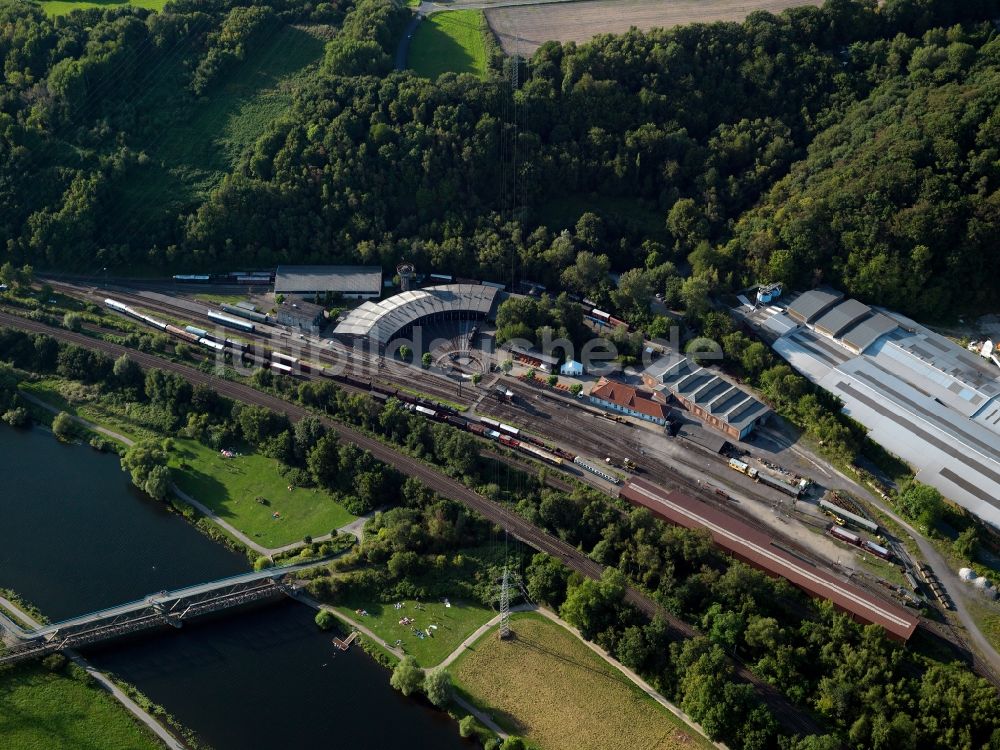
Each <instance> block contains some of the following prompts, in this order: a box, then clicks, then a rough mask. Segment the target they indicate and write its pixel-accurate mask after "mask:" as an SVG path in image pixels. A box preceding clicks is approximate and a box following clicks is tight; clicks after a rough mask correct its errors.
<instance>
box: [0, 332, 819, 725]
mask: <svg viewBox="0 0 1000 750" xmlns="http://www.w3.org/2000/svg"><path fill="white" fill-rule="evenodd" d="M0 325H6V326H9V327H13V328H18V329H21V330H25V331H29V332H33V333H44V334H46V335H49V336H51V337H53V338H56V339H59V340H61V341H65V342H68V343H73V344H76V345H78V346H84V347H87V348H91V349H96V350H98V351H103V352H104V353H106V354H108V355H109V356H111V357H119V356H121V355H122V354H128V356H129V358H131V359H133V360H135V361H136V362H137V363H139V364H140V365H142V366H144V367H155V368H159V369H162V370H167V371H171V372H174V373H176V374H177V375H180V376H181V377H183V378H185V379H187V380H188V381H189V382H191V383H194V384H202V385H206V386H208V387H211V388H213V389H214V390H215V391H216V392H217V393H219V394H220V395H223V396H226V397H228V398H231V399H233V400H236V401H239V402H242V403H249V404H254V405H257V406H263V407H267V408H269V409H271V410H273V411H275V412H277V413H279V414H284V415H285V416H287V417H288V418H289V419H290V420H293V421H297V420H299V419H302V418H303V417H306V416H316V415H314V414H313V413H312V412H310V411H308V410H307V409H305V408H303V407H301V406H298V405H296V404H292V403H290V402H288V401H284V400H282V399H280V398H278V397H276V396H272V395H270V394H267V393H262V392H260V391H256V390H254V389H253V388H251V387H249V386H246V385H243V384H241V383H234V382H231V381H227V380H224V379H221V378H218V377H215V376H213V375H208V374H206V373H204V372H202V371H200V370H197V369H194V368H192V367H188V366H186V365H182V364H178V363H175V362H170V361H168V360H163V359H160V358H159V357H156V356H154V355H151V354H146V353H144V352H139V351H136V350H134V349H129V348H127V347H124V346H120V345H118V344H111V343H109V342H106V341H100V340H95V339H93V338H91V337H89V336H87V335H85V334H83V333H75V332H72V331H67V330H62V329H57V328H52V327H50V326H47V325H45V324H43V323H39V322H37V321H33V320H26V319H23V318H19V317H16V316H12V315H9V314H7V313H0ZM320 419H321V421H322V422H323V424H324V425H325V426H326V427H327V429H329V430H330V431H331V432H333V433H335V434H337V435H338V436H339V437H340V438H341V439H342V440H347V441H349V442H352V443H354V444H355V445H357V446H358V447H359V448H363V449H365V450H367V451H369V452H370V453H371V454H372V455H373V456H375V458H377V459H378V460H380V461H382V462H384V463H386V464H388V465H390V466H394V467H395V468H396V469H397V470H399V471H400V472H401V473H403V474H406V475H408V476H413V477H416V478H418V479H420V480H421V481H422V482H423V483H424V484H425V485H426V486H427V487H429V488H430V489H432V490H433V491H435V492H437V493H438V494H440V495H441V496H442V497H448V498H450V499H452V500H455V501H457V502H459V503H461V504H463V505H465V506H466V507H468V508H469V509H471V510H473V511H475V512H476V513H478V514H480V515H481V516H483V517H484V518H486V519H488V520H490V521H492V522H493V523H495V524H497V525H498V526H500V527H501V528H503V529H505V530H507V531H508V532H509V533H510V534H513V535H514V536H515V537H516V538H518V539H520V540H521V541H523V542H524V543H525V544H527V545H529V546H531V547H533V548H535V549H537V550H540V551H542V552H546V553H547V554H550V555H552V556H553V557H556V558H558V559H559V560H561V561H562V562H563V563H564V564H565V565H567V566H568V567H569V568H571V569H573V570H576V571H578V572H580V573H582V574H583V575H585V576H587V577H589V578H595V579H597V578H600V577H601V574H602V573H603V572H604V566H603V565H601V564H599V563H597V562H595V561H594V560H591V559H590V558H589V557H587V556H586V555H584V554H583V553H582V552H581V551H580V550H578V549H576V548H575V547H573V546H571V545H569V544H567V543H566V542H563V541H562V540H560V539H557V538H556V537H554V536H552V535H551V534H548V533H547V532H545V531H543V530H542V529H539V528H537V527H536V526H534V525H532V524H531V523H530V522H528V521H526V520H525V519H523V518H521V517H520V516H518V515H517V514H515V513H514V512H513V511H511V510H509V509H507V508H505V507H503V506H501V505H498V504H496V503H494V502H492V501H490V500H487V499H486V498H484V497H482V496H481V495H479V494H477V493H476V492H475V491H473V490H472V489H471V488H469V487H467V486H466V485H464V484H462V483H461V482H459V481H458V480H456V479H453V478H451V477H449V476H447V475H445V474H443V473H442V472H440V471H438V470H436V469H433V468H431V467H430V466H428V465H427V464H425V463H423V462H421V461H419V460H417V459H415V458H413V457H412V456H409V455H407V454H405V453H401V452H398V451H396V450H394V449H392V448H390V447H389V446H387V445H385V444H384V443H381V442H379V441H377V440H375V439H374V438H371V437H368V436H367V435H365V434H363V433H360V432H357V431H355V430H353V429H351V428H350V427H347V426H345V425H343V424H340V423H338V422H334V421H333V420H332V419H330V418H328V417H323V416H320ZM625 600H626V601H627V602H628V603H629V604H631V605H632V606H634V607H635V608H636V609H638V610H639V611H640V612H642V613H644V614H645V615H646V616H647V617H650V618H653V617H661V618H663V619H664V621H665V622H666V623H667V624H668V625H669V627H670V628H671V630H672V631H673V633H674V634H675V635H676V637H678V638H684V639H686V638H694V637H696V636H697V635H698V634H699V633H698V631H697V630H695V629H694V628H693V627H691V626H690V625H689V624H687V623H686V622H684V621H683V620H680V619H679V618H677V617H675V616H674V615H672V614H670V613H669V612H668V611H666V610H665V609H664V608H663V607H661V606H660V605H659V604H657V603H656V602H654V601H653V600H652V599H651V598H649V597H648V596H646V595H645V594H643V593H641V592H639V591H637V590H636V589H634V588H632V587H628V588H627V590H626V594H625ZM734 670H735V674H736V677H737V678H738V679H740V680H741V681H744V682H746V683H748V684H750V685H752V686H753V687H754V689H755V690H756V692H757V693H758V695H759V696H760V698H761V700H762V701H763V702H764V703H765V704H766V705H767V706H768V707H769V708H770V710H771V711H772V712H773V714H774V716H775V718H776V719H778V721H779V722H780V723H781V724H783V725H784V726H785V728H786V729H788V730H789V731H791V732H795V733H798V734H810V733H815V732H818V731H820V727H819V726H818V724H817V723H816V722H815V720H814V719H813V718H812V717H811V716H810V715H808V714H807V713H806V712H805V711H803V710H801V709H798V708H796V707H794V706H792V705H791V704H790V703H789V702H788V700H787V699H786V698H785V697H784V696H783V695H782V694H781V693H780V692H779V691H778V690H776V689H775V688H774V687H772V686H771V685H769V684H767V683H765V682H764V681H762V680H760V679H759V678H757V677H756V676H755V675H754V674H752V673H751V672H750V671H749V670H748V669H747V668H746V666H744V665H742V664H740V663H738V662H737V663H736V664H735V666H734Z"/></svg>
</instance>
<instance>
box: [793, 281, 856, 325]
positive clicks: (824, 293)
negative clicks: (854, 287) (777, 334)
mask: <svg viewBox="0 0 1000 750" xmlns="http://www.w3.org/2000/svg"><path fill="white" fill-rule="evenodd" d="M842 299H844V293H843V292H838V291H836V290H835V289H811V290H810V291H808V292H803V293H802V294H800V295H799V296H798V297H796V298H795V299H794V300H792V302H791V303H790V304H789V305H788V314H789V315H791V316H792V318H794V319H795V320H796V321H798V322H799V323H812V322H813V321H814V320H816V319H817V318H819V316H821V315H822V314H823V313H825V312H826V311H827V310H829V309H830V308H831V307H833V306H834V305H835V304H837V303H838V302H840V301H841V300H842Z"/></svg>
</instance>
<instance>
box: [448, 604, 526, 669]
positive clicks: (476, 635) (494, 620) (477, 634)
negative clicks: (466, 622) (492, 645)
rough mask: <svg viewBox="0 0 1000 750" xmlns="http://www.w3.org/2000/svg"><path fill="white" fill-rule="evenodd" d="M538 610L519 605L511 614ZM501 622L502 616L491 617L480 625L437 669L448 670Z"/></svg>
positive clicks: (513, 608) (512, 608)
mask: <svg viewBox="0 0 1000 750" xmlns="http://www.w3.org/2000/svg"><path fill="white" fill-rule="evenodd" d="M536 609H537V608H536V607H535V605H534V604H518V605H517V606H516V607H511V608H510V611H511V612H533V611H535V610H536ZM499 622H500V615H495V616H494V617H491V618H490V619H489V620H488V621H487V622H484V623H483V624H482V625H480V626H479V627H478V628H476V630H475V631H474V632H473V633H472V634H471V635H470V636H469V637H468V638H466V639H465V640H464V641H462V642H461V643H460V644H458V646H457V647H456V648H455V650H454V651H452V652H451V653H450V654H448V655H447V656H446V657H445V658H444V661H442V662H441V663H440V664H438V665H437V666H436V667H435V669H446V668H447V667H449V666H451V663H452V662H453V661H455V659H457V658H458V657H459V656H461V655H462V654H464V653H465V650H466V649H467V648H469V646H471V645H472V644H473V643H475V642H476V641H478V640H479V639H480V638H482V637H483V636H484V635H486V631H488V630H489V629H490V628H492V627H493V626H494V625H497V624H498V623H499Z"/></svg>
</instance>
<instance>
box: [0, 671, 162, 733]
mask: <svg viewBox="0 0 1000 750" xmlns="http://www.w3.org/2000/svg"><path fill="white" fill-rule="evenodd" d="M0 746H2V747H3V748H5V750H80V748H101V750H157V748H161V747H162V745H160V744H159V743H158V742H156V741H154V739H153V738H152V737H151V736H150V735H148V734H146V732H145V730H143V729H140V728H139V726H138V725H136V724H135V723H134V721H133V720H132V717H130V716H129V715H128V714H127V713H126V712H125V710H124V709H123V708H122V707H121V706H119V705H118V703H116V702H115V700H114V698H112V697H111V696H110V695H108V694H107V693H105V692H104V691H103V690H100V689H98V688H96V687H89V686H87V685H85V684H84V683H82V682H80V681H78V680H75V679H72V678H70V677H66V676H64V675H62V674H54V673H52V672H49V671H47V670H46V669H44V668H43V667H41V666H40V665H38V664H34V663H32V664H25V665H21V666H18V667H15V668H13V669H6V670H2V671H0Z"/></svg>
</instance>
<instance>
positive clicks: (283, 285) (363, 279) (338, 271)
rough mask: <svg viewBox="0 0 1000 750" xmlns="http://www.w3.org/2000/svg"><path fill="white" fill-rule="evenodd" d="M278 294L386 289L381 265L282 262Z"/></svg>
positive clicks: (276, 284) (378, 291) (276, 286)
mask: <svg viewBox="0 0 1000 750" xmlns="http://www.w3.org/2000/svg"><path fill="white" fill-rule="evenodd" d="M274 291H275V293H278V294H295V293H309V292H326V291H336V292H341V293H343V294H374V295H378V294H381V293H382V267H381V266H278V270H277V271H276V272H275V275H274Z"/></svg>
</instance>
